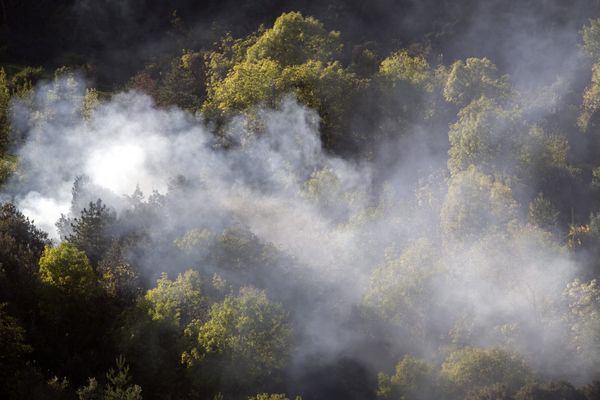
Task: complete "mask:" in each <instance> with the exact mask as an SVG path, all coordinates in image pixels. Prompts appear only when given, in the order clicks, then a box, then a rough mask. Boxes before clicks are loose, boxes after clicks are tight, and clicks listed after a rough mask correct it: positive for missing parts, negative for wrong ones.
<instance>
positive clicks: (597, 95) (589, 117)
mask: <svg viewBox="0 0 600 400" xmlns="http://www.w3.org/2000/svg"><path fill="white" fill-rule="evenodd" d="M598 109H600V63H596V64H594V66H593V67H592V82H591V83H590V85H589V86H588V87H586V88H585V91H584V92H583V105H582V109H581V113H580V114H579V118H578V119H577V124H578V125H579V128H581V130H583V131H587V130H588V129H589V128H590V127H591V126H593V125H594V123H595V122H596V121H595V118H596V113H597V112H598Z"/></svg>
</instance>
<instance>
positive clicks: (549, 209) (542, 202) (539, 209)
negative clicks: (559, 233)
mask: <svg viewBox="0 0 600 400" xmlns="http://www.w3.org/2000/svg"><path fill="white" fill-rule="evenodd" d="M558 216H559V212H558V211H557V210H556V208H555V207H554V206H553V205H552V203H551V202H550V200H548V199H546V198H545V197H544V194H543V193H540V194H539V195H538V196H537V197H536V198H535V199H533V201H532V202H531V203H529V214H528V220H529V223H530V224H533V225H535V226H537V227H539V228H541V229H544V230H547V231H549V232H552V231H554V230H556V229H557V227H558Z"/></svg>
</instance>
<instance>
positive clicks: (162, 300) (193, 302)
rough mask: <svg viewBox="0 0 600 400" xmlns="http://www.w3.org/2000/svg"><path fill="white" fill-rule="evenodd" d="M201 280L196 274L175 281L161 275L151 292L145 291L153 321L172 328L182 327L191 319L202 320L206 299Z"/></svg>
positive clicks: (179, 276) (189, 272)
mask: <svg viewBox="0 0 600 400" xmlns="http://www.w3.org/2000/svg"><path fill="white" fill-rule="evenodd" d="M201 287H202V281H201V279H200V274H199V273H198V272H197V271H193V270H188V271H186V272H185V273H183V274H179V275H178V276H177V279H175V281H171V280H169V278H167V274H165V273H163V274H162V276H161V278H160V279H159V280H158V281H157V282H156V287H155V288H154V289H150V290H148V292H147V293H146V296H145V299H146V301H148V303H149V304H150V309H149V310H148V312H149V314H150V316H151V317H152V319H153V320H156V321H164V322H166V323H168V324H172V325H173V326H175V327H183V326H186V325H187V324H189V323H190V322H192V321H193V320H203V319H204V318H205V314H206V305H205V302H206V299H205V298H204V297H203V295H202V290H201Z"/></svg>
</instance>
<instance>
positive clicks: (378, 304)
mask: <svg viewBox="0 0 600 400" xmlns="http://www.w3.org/2000/svg"><path fill="white" fill-rule="evenodd" d="M443 280H444V271H443V267H442V266H441V265H440V262H439V254H438V252H437V251H436V249H435V248H434V247H433V245H432V244H431V243H430V242H428V241H427V240H424V239H421V240H419V241H416V242H415V243H413V244H412V245H411V246H409V247H408V248H407V249H406V250H405V251H404V252H403V253H402V255H401V256H400V257H398V258H393V257H389V256H388V257H387V259H386V261H385V263H384V264H383V265H382V266H380V267H378V268H377V269H376V270H375V271H374V272H373V274H372V276H371V282H370V285H369V289H368V290H367V293H366V295H365V297H364V300H363V304H364V305H365V306H367V307H368V308H369V309H372V310H374V312H375V313H376V314H377V315H379V316H380V318H381V319H382V320H384V321H389V322H392V323H394V324H397V325H398V326H399V327H400V329H401V330H403V331H406V332H407V333H408V334H410V338H413V340H424V339H426V337H427V334H428V332H430V331H431V330H430V329H429V328H430V326H429V325H430V323H431V322H432V321H431V318H432V317H433V310H431V309H430V308H429V302H428V299H429V298H431V296H433V295H434V293H435V292H436V290H437V289H438V286H437V285H442V282H443ZM406 339H407V340H409V337H407V338H406ZM409 361H410V360H409Z"/></svg>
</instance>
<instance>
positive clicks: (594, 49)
mask: <svg viewBox="0 0 600 400" xmlns="http://www.w3.org/2000/svg"><path fill="white" fill-rule="evenodd" d="M581 37H582V39H583V46H582V48H583V52H584V53H585V55H586V56H587V57H589V58H590V60H592V62H596V61H598V60H599V59H600V18H597V19H590V21H589V23H588V24H587V25H586V26H584V27H583V29H582V30H581Z"/></svg>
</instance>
